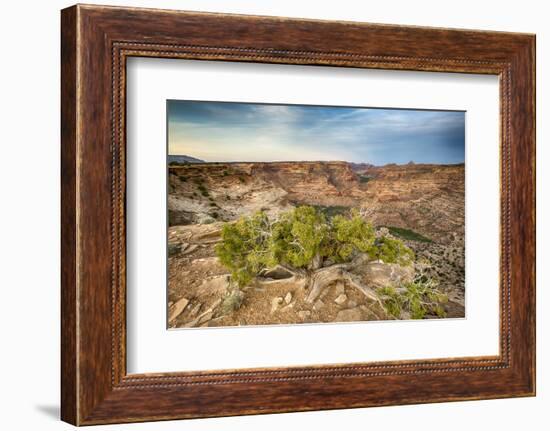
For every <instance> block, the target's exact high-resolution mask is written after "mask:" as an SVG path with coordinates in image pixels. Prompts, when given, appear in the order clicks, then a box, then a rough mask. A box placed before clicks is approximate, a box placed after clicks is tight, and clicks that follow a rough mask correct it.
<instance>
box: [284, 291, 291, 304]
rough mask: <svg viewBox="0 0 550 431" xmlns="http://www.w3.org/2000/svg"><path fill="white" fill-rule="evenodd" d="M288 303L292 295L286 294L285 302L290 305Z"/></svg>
mask: <svg viewBox="0 0 550 431" xmlns="http://www.w3.org/2000/svg"><path fill="white" fill-rule="evenodd" d="M290 301H292V293H290V292H288V293H287V294H286V296H285V302H286V303H287V304H290Z"/></svg>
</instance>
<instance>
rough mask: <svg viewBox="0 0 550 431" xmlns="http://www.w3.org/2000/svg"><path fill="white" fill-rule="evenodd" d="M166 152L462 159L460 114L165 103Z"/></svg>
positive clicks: (255, 157)
mask: <svg viewBox="0 0 550 431" xmlns="http://www.w3.org/2000/svg"><path fill="white" fill-rule="evenodd" d="M168 115H169V119H168V120H169V121H168V122H169V152H170V153H171V154H187V155H191V156H194V157H199V158H203V159H206V160H209V161H243V160H250V161H273V160H348V161H355V162H369V163H375V164H384V163H406V162H408V161H410V160H413V161H415V162H425V163H459V162H463V161H464V139H465V137H464V132H465V130H464V124H465V123H464V120H465V113H464V112H458V111H427V110H403V109H376V108H348V107H326V106H304V105H268V104H251V103H227V102H196V101H169V104H168Z"/></svg>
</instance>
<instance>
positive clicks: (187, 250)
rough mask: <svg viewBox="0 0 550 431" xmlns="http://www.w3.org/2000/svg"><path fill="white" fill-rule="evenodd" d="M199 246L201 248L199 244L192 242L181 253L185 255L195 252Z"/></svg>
mask: <svg viewBox="0 0 550 431" xmlns="http://www.w3.org/2000/svg"><path fill="white" fill-rule="evenodd" d="M197 248H199V246H198V244H191V245H190V246H189V247H187V248H186V249H185V250H184V251H183V252H182V253H181V255H182V256H185V255H186V254H190V253H193V252H194V251H195V250H196V249H197Z"/></svg>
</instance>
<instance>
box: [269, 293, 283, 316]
mask: <svg viewBox="0 0 550 431" xmlns="http://www.w3.org/2000/svg"><path fill="white" fill-rule="evenodd" d="M282 303H283V298H281V297H280V296H277V297H275V298H273V299H272V300H271V313H275V311H277V309H278V308H279V305H281V304H282Z"/></svg>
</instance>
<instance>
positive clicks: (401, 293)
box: [377, 277, 448, 319]
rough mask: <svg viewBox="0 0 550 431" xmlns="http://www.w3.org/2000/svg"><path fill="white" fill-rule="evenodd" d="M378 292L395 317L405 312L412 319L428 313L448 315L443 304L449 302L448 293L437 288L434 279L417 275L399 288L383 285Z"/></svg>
mask: <svg viewBox="0 0 550 431" xmlns="http://www.w3.org/2000/svg"><path fill="white" fill-rule="evenodd" d="M377 293H378V295H380V297H381V298H382V302H383V303H384V308H385V309H386V311H387V312H388V314H390V315H392V316H393V317H395V318H400V317H401V315H402V313H403V312H408V313H409V315H410V317H411V319H423V318H424V317H426V316H427V315H432V316H438V317H445V316H446V312H445V309H444V308H443V306H442V304H445V303H447V301H448V298H447V295H445V294H444V293H442V292H441V291H440V290H438V289H437V284H436V283H435V282H434V281H433V280H432V279H426V278H425V277H417V278H416V279H415V280H414V281H413V282H412V283H409V284H407V285H406V286H404V287H403V288H401V289H399V290H398V289H395V288H393V287H383V288H380V289H378V291H377Z"/></svg>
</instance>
